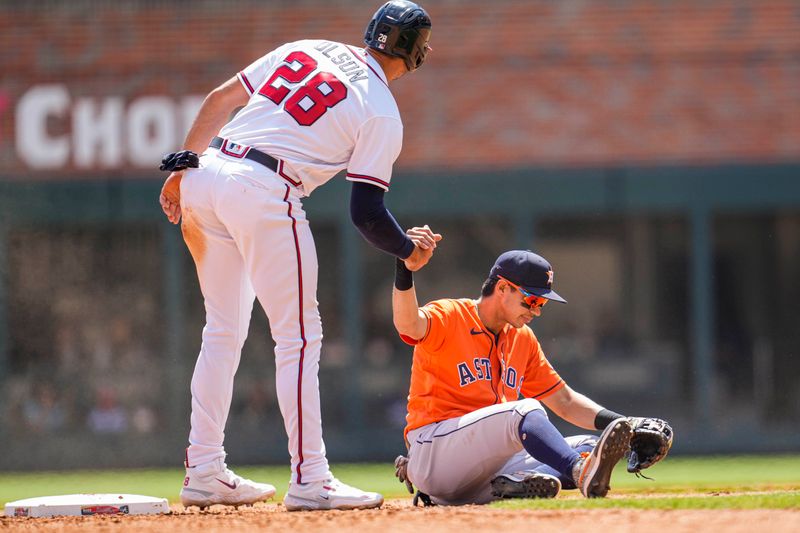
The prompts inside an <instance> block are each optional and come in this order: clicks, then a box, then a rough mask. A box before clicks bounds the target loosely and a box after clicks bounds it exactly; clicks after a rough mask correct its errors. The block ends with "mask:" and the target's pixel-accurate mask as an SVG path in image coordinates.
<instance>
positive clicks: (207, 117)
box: [158, 77, 249, 224]
mask: <svg viewBox="0 0 800 533" xmlns="http://www.w3.org/2000/svg"><path fill="white" fill-rule="evenodd" d="M248 98H249V96H248V94H247V91H246V90H245V89H244V87H242V85H241V83H239V79H238V78H236V77H233V78H231V79H229V80H228V81H226V82H225V83H223V84H222V85H220V86H219V87H217V88H216V89H214V90H213V91H211V92H210V93H209V94H208V96H206V99H205V100H204V101H203V105H202V106H200V111H198V113H197V117H196V118H195V119H194V122H193V123H192V126H191V128H189V133H188V134H187V135H186V141H185V142H184V143H183V147H184V149H185V150H191V151H192V152H195V153H198V154H200V153H202V152H204V151H205V149H206V147H207V146H208V145H209V143H210V142H211V139H212V138H213V137H214V135H216V134H217V132H218V131H219V130H220V129H222V126H224V125H225V124H226V123H227V122H228V119H229V118H230V114H231V112H232V111H233V110H234V109H236V108H237V107H240V106H243V105H244V104H246V103H247V100H248ZM183 173H184V171H182V170H181V171H177V172H172V173H171V174H170V175H169V176H167V179H166V181H164V186H163V187H162V188H161V194H160V195H159V198H158V200H159V203H160V204H161V210H162V211H164V214H165V215H166V216H167V220H169V221H170V222H171V223H173V224H177V223H178V222H180V221H181V180H182V179H183Z"/></svg>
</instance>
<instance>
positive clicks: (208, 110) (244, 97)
mask: <svg viewBox="0 0 800 533" xmlns="http://www.w3.org/2000/svg"><path fill="white" fill-rule="evenodd" d="M249 98H250V96H249V95H248V94H247V91H246V90H245V88H244V87H243V86H242V84H241V82H240V81H239V79H238V78H237V77H236V76H234V77H233V78H231V79H229V80H228V81H226V82H225V83H223V84H222V85H220V86H219V87H217V88H216V89H214V90H213V91H211V92H210V93H208V96H206V98H205V100H203V104H202V105H201V106H200V110H199V111H198V112H197V117H196V118H195V119H194V122H193V123H192V126H191V128H189V133H188V134H187V135H186V141H185V142H184V143H183V147H184V149H186V150H191V151H193V152H196V153H198V154H200V153H203V152H204V151H205V149H206V148H207V147H208V144H209V143H210V142H211V139H212V138H213V137H214V135H216V134H217V133H218V132H219V130H220V129H222V126H224V125H225V124H226V123H227V122H228V120H229V119H230V115H231V113H232V112H233V110H234V109H236V108H237V107H241V106H243V105H245V104H246V103H247V101H248V100H249Z"/></svg>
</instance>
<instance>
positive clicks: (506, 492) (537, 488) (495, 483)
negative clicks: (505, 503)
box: [491, 473, 561, 498]
mask: <svg viewBox="0 0 800 533" xmlns="http://www.w3.org/2000/svg"><path fill="white" fill-rule="evenodd" d="M491 485H492V496H496V497H497V498H555V497H556V496H557V495H558V493H559V492H560V491H561V481H560V480H559V479H558V478H557V477H555V476H551V475H549V474H536V473H533V474H524V475H520V474H502V475H499V476H497V477H496V478H494V479H493V480H492V482H491Z"/></svg>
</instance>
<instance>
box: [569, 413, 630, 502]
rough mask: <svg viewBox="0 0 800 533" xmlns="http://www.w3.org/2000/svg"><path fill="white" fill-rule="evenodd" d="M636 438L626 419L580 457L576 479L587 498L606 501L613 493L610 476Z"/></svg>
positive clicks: (603, 434) (607, 430)
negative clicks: (610, 492) (611, 491)
mask: <svg viewBox="0 0 800 533" xmlns="http://www.w3.org/2000/svg"><path fill="white" fill-rule="evenodd" d="M631 436H633V428H632V427H631V423H630V422H628V419H627V418H618V419H616V420H614V421H613V422H611V423H610V424H609V425H608V427H606V429H604V430H603V433H602V434H601V435H600V439H599V440H598V441H597V445H596V446H595V447H594V449H593V450H592V451H591V453H589V452H584V453H582V454H581V459H579V460H578V462H577V463H575V467H574V469H573V478H574V479H575V484H576V485H577V486H578V488H579V489H580V490H581V494H583V495H584V496H586V497H587V498H604V497H605V496H606V494H608V491H609V490H610V489H611V487H610V486H609V483H610V482H611V473H612V472H613V471H614V467H615V466H616V465H617V463H618V462H619V460H620V459H622V456H623V455H625V452H626V451H628V448H629V447H630V442H631Z"/></svg>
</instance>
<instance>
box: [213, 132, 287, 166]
mask: <svg viewBox="0 0 800 533" xmlns="http://www.w3.org/2000/svg"><path fill="white" fill-rule="evenodd" d="M209 146H210V147H211V148H219V150H220V151H221V152H222V153H223V154H225V155H228V156H231V157H237V158H239V159H249V160H250V161H255V162H256V163H260V164H262V165H264V166H265V167H267V168H268V169H270V170H271V171H273V172H275V173H277V172H278V160H277V159H275V158H274V157H272V156H271V155H269V154H265V153H264V152H261V151H259V150H256V149H255V148H249V147H246V146H242V145H240V144H234V143H232V142H230V141H229V140H227V139H223V138H222V137H214V138H213V139H211V144H209Z"/></svg>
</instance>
